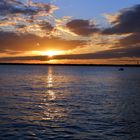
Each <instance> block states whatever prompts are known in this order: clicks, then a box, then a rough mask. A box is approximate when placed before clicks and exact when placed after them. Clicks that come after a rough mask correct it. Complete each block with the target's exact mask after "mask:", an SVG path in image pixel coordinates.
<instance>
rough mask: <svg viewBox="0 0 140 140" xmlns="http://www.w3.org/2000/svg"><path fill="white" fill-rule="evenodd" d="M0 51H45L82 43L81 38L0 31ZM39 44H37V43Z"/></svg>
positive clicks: (63, 48)
mask: <svg viewBox="0 0 140 140" xmlns="http://www.w3.org/2000/svg"><path fill="white" fill-rule="evenodd" d="M0 36H1V38H0V53H3V51H7V50H8V52H9V51H13V52H14V51H15V52H16V51H17V52H18V51H22V52H25V51H34V50H35V51H45V50H49V49H51V50H53V49H56V50H57V49H59V50H69V49H73V48H76V47H78V46H82V45H84V44H85V43H86V42H85V41H81V40H63V39H60V38H55V37H52V38H49V37H47V36H46V37H39V36H36V35H34V34H27V33H23V34H21V33H20V34H17V33H13V32H4V31H0ZM38 43H39V44H40V45H39V46H38V45H37V44H38Z"/></svg>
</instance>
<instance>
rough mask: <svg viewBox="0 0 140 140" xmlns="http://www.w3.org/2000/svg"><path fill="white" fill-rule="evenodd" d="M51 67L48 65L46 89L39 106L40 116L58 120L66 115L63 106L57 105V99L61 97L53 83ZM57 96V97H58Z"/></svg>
mask: <svg viewBox="0 0 140 140" xmlns="http://www.w3.org/2000/svg"><path fill="white" fill-rule="evenodd" d="M54 83H55V82H54V76H53V68H52V67H48V72H47V78H46V91H45V92H44V93H43V99H42V103H41V105H40V106H39V107H41V108H42V112H41V116H40V117H42V120H51V121H52V120H53V121H56V120H59V119H61V118H63V117H64V116H66V111H65V108H64V107H62V106H59V104H58V103H57V99H61V96H59V93H58V91H57V90H55V88H57V87H56V86H55V85H54ZM58 96H59V97H58Z"/></svg>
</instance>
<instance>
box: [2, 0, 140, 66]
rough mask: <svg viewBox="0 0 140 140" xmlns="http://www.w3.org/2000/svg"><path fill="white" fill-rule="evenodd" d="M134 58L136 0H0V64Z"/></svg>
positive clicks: (139, 37) (138, 36) (137, 56)
mask: <svg viewBox="0 0 140 140" xmlns="http://www.w3.org/2000/svg"><path fill="white" fill-rule="evenodd" d="M137 60H140V1H139V0H0V62H11V63H12V62H20V63H68V64H69V63H82V64H84V63H86V64H87V63H88V64H120V63H123V64H124V63H128V64H130V63H137Z"/></svg>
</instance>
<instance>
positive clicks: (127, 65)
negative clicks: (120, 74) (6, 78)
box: [0, 63, 140, 67]
mask: <svg viewBox="0 0 140 140" xmlns="http://www.w3.org/2000/svg"><path fill="white" fill-rule="evenodd" d="M0 65H40V66H41V65H42V66H45V65H46V66H101V67H104V66H107V67H122V66H123V67H140V65H138V64H48V63H47V64H42V63H0Z"/></svg>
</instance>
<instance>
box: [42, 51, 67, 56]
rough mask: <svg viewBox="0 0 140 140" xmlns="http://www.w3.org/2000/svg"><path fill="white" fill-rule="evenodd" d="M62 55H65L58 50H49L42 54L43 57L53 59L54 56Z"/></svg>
mask: <svg viewBox="0 0 140 140" xmlns="http://www.w3.org/2000/svg"><path fill="white" fill-rule="evenodd" d="M61 54H64V52H63V51H58V50H49V51H44V52H42V55H47V56H49V57H53V56H54V55H61Z"/></svg>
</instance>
